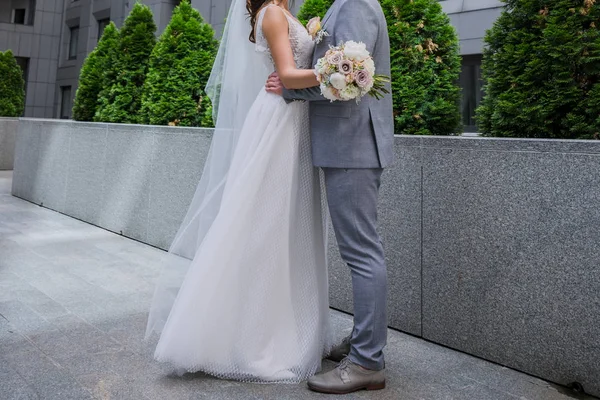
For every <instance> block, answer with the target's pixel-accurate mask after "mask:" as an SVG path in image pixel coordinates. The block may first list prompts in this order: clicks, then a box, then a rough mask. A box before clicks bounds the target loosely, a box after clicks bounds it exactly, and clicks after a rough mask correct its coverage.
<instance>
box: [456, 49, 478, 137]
mask: <svg viewBox="0 0 600 400" xmlns="http://www.w3.org/2000/svg"><path fill="white" fill-rule="evenodd" d="M481 60H482V56H481V55H480V54H477V55H469V56H463V59H462V70H461V73H460V87H461V89H462V101H461V111H462V122H463V125H464V131H465V132H477V126H476V123H475V110H476V109H477V107H478V106H479V103H480V102H481V99H482V97H483V82H482V79H481Z"/></svg>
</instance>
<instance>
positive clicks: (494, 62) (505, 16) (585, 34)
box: [477, 0, 600, 138]
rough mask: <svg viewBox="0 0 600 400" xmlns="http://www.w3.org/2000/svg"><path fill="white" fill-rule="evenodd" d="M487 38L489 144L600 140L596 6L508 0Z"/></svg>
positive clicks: (578, 0) (483, 127) (483, 123)
mask: <svg viewBox="0 0 600 400" xmlns="http://www.w3.org/2000/svg"><path fill="white" fill-rule="evenodd" d="M505 2H506V8H505V9H504V11H503V12H502V14H501V16H500V18H499V19H498V20H497V22H496V23H495V24H494V26H493V28H492V29H491V30H489V31H488V33H487V36H486V38H485V41H486V44H487V46H486V50H485V52H484V58H483V77H484V80H485V82H486V83H485V86H484V90H485V97H484V99H483V101H482V105H481V106H480V107H479V108H478V110H477V120H478V126H479V130H480V131H481V132H482V133H483V134H484V135H486V136H500V137H529V138H532V137H533V138H598V137H599V134H600V35H599V33H598V24H599V23H600V7H599V6H598V5H597V4H595V0H518V1H517V0H507V1H505Z"/></svg>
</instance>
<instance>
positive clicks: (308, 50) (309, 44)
mask: <svg viewBox="0 0 600 400" xmlns="http://www.w3.org/2000/svg"><path fill="white" fill-rule="evenodd" d="M269 7H277V6H276V5H274V4H271V5H268V6H266V7H265V8H264V9H262V10H261V11H260V13H259V14H258V19H257V24H256V51H258V52H260V53H263V54H265V55H266V56H267V57H268V60H267V62H268V63H270V64H271V65H273V64H274V62H273V56H272V55H271V51H270V50H269V44H268V43H267V39H266V38H265V35H264V33H263V30H262V23H263V18H264V16H265V13H266V11H267V9H268V8H269ZM282 11H283V10H282ZM283 12H284V14H285V16H286V18H287V20H288V23H289V26H290V31H289V32H290V43H291V45H292V53H293V54H294V61H295V62H296V67H297V68H301V69H309V68H312V58H313V49H314V42H313V40H312V37H311V36H310V35H309V34H308V31H307V30H306V28H305V27H304V26H303V25H302V24H301V23H300V22H298V20H296V19H295V18H293V17H292V16H291V15H289V14H288V13H287V12H285V11H283Z"/></svg>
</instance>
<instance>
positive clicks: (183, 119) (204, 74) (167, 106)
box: [141, 0, 218, 126]
mask: <svg viewBox="0 0 600 400" xmlns="http://www.w3.org/2000/svg"><path fill="white" fill-rule="evenodd" d="M214 36H215V32H214V30H213V29H212V27H211V26H210V25H209V24H207V23H205V22H204V20H203V19H202V16H201V15H200V13H199V12H198V11H197V10H195V9H194V8H192V6H191V5H190V2H189V0H183V1H182V2H181V4H180V5H179V6H177V7H176V8H175V10H174V12H173V17H172V18H171V22H170V23H169V25H168V26H167V28H166V29H165V31H164V33H163V34H162V35H161V37H160V38H159V40H158V43H157V44H156V46H155V47H154V50H153V52H152V55H151V57H150V68H149V72H148V76H147V78H146V83H145V86H144V94H143V100H142V110H141V117H142V121H143V122H145V123H149V124H153V125H168V124H170V125H181V126H204V125H209V126H210V125H212V120H210V119H205V115H206V113H207V110H208V109H210V100H209V98H208V96H207V95H206V94H205V93H204V87H205V86H206V82H207V81H208V78H209V76H210V72H211V69H212V65H213V62H214V60H215V56H216V54H217V49H218V42H217V41H216V40H215V38H214Z"/></svg>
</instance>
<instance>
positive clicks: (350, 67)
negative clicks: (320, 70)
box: [338, 60, 354, 75]
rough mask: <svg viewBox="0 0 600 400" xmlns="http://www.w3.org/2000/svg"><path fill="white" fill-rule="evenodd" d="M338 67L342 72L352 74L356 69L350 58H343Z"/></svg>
mask: <svg viewBox="0 0 600 400" xmlns="http://www.w3.org/2000/svg"><path fill="white" fill-rule="evenodd" d="M338 68H339V69H340V72H341V73H342V74H344V75H350V74H351V73H352V71H354V64H352V61H350V60H342V61H341V62H340V63H339V64H338Z"/></svg>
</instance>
